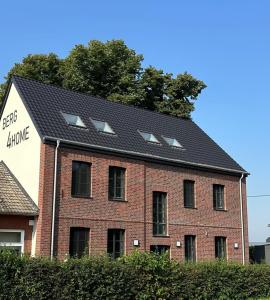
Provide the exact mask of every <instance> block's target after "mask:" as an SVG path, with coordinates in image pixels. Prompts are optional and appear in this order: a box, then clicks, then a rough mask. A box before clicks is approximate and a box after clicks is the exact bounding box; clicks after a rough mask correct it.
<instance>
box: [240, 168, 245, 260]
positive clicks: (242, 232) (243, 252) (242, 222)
mask: <svg viewBox="0 0 270 300" xmlns="http://www.w3.org/2000/svg"><path fill="white" fill-rule="evenodd" d="M243 178H244V174H242V175H241V178H240V180H239V185H240V218H241V239H242V263H243V265H244V264H245V234H244V217H243V215H244V214H243V192H242V180H243Z"/></svg>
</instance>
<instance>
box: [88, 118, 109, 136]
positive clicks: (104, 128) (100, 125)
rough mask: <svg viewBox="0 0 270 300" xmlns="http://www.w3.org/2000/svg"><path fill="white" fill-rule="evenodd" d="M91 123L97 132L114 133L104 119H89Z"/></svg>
mask: <svg viewBox="0 0 270 300" xmlns="http://www.w3.org/2000/svg"><path fill="white" fill-rule="evenodd" d="M91 121H92V123H93V124H94V126H95V127H96V130H97V131H99V132H105V133H110V134H115V132H114V131H113V129H112V128H111V126H110V125H109V124H108V123H107V122H104V121H98V120H93V119H91Z"/></svg>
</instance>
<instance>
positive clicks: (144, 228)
mask: <svg viewBox="0 0 270 300" xmlns="http://www.w3.org/2000/svg"><path fill="white" fill-rule="evenodd" d="M145 164H146V162H144V165H143V167H144V170H143V172H144V178H143V179H144V180H143V181H144V183H143V185H144V191H143V193H144V199H143V202H144V208H143V210H144V212H143V215H144V217H143V219H144V224H143V231H144V236H143V237H144V251H146V247H147V243H146V238H147V232H146V223H147V214H146V204H147V203H146V202H147V201H146V165H145Z"/></svg>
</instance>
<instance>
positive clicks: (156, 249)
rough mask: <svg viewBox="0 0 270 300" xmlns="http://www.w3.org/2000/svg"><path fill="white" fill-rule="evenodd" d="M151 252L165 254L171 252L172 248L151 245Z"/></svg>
mask: <svg viewBox="0 0 270 300" xmlns="http://www.w3.org/2000/svg"><path fill="white" fill-rule="evenodd" d="M150 251H151V252H154V253H156V254H164V253H166V252H167V251H170V246H167V245H151V246H150Z"/></svg>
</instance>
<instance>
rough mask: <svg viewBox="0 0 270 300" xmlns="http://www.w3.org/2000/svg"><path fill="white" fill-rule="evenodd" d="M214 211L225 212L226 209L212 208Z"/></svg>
mask: <svg viewBox="0 0 270 300" xmlns="http://www.w3.org/2000/svg"><path fill="white" fill-rule="evenodd" d="M214 210H215V211H223V212H227V211H228V210H227V209H225V208H214Z"/></svg>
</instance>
